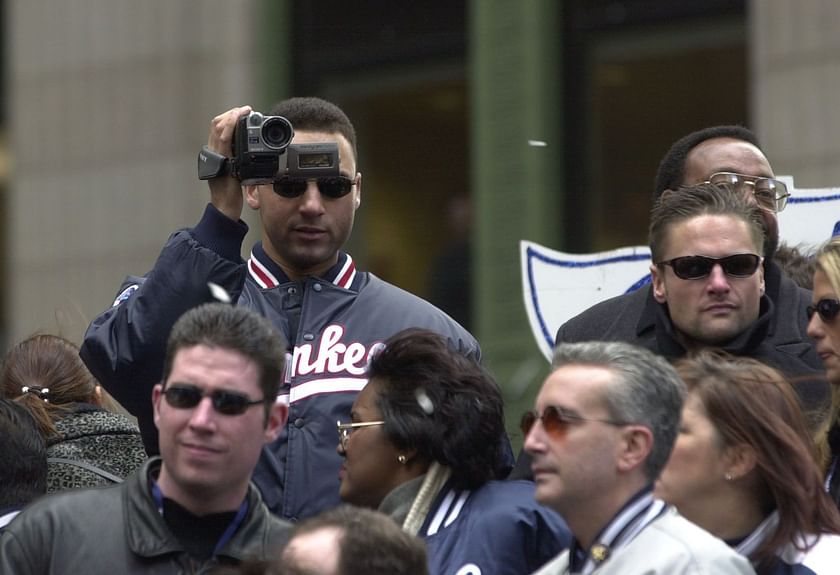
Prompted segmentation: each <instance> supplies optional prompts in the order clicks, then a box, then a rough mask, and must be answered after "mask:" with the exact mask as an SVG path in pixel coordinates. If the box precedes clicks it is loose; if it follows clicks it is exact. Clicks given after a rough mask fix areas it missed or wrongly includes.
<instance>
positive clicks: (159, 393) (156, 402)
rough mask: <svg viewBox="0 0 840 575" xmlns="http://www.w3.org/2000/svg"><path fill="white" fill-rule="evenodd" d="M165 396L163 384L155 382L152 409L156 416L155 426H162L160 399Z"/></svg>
mask: <svg viewBox="0 0 840 575" xmlns="http://www.w3.org/2000/svg"><path fill="white" fill-rule="evenodd" d="M162 398H163V386H162V385H161V384H159V383H158V384H155V386H154V387H153V388H152V409H153V410H154V416H155V427H157V428H160V424H159V421H160V400H161V399H162Z"/></svg>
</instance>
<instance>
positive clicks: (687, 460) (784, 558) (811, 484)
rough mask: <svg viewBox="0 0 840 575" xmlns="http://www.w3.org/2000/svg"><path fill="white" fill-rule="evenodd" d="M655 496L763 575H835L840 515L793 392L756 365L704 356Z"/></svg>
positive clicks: (695, 366) (686, 368)
mask: <svg viewBox="0 0 840 575" xmlns="http://www.w3.org/2000/svg"><path fill="white" fill-rule="evenodd" d="M676 368H677V372H678V373H679V374H680V376H681V377H682V378H683V380H684V381H685V383H686V385H687V386H688V390H689V393H688V398H687V400H686V403H685V406H684V407H683V412H682V422H681V426H680V433H679V435H678V436H677V441H676V444H675V445H674V449H673V452H672V453H671V457H670V459H669V460H668V464H667V465H666V467H665V469H664V471H663V472H662V475H661V476H660V478H659V481H657V484H656V494H657V496H659V497H661V498H662V499H664V500H665V501H667V502H669V503H672V504H674V505H675V506H676V507H677V508H678V509H679V511H680V513H681V514H682V515H684V516H685V517H686V518H687V519H689V520H690V521H693V522H694V523H696V524H697V525H699V526H700V527H702V528H704V529H706V530H707V531H709V532H710V533H712V534H713V535H716V536H717V537H720V538H721V539H723V540H725V541H726V542H728V543H729V544H730V545H731V546H733V547H734V548H735V549H736V550H737V551H738V552H739V553H741V554H742V555H745V556H747V557H748V558H749V559H750V561H751V562H752V564H753V567H754V568H755V569H756V572H757V573H758V574H759V575H770V574H772V575H777V574H778V575H781V574H788V573H803V574H804V573H816V574H828V573H836V572H837V557H840V536H838V533H840V514H838V511H837V509H836V508H835V507H834V505H833V504H832V502H831V500H830V499H829V497H828V496H827V494H826V493H825V490H824V488H823V480H822V473H821V470H820V468H819V466H818V465H817V463H816V456H815V449H814V447H813V442H812V441H811V439H810V437H811V436H810V434H809V432H808V427H807V423H806V420H805V417H804V415H803V413H802V410H801V409H800V407H799V403H798V401H797V396H796V393H795V391H794V390H793V387H792V386H791V385H790V384H789V383H788V382H787V381H786V380H785V378H784V376H782V375H781V374H780V373H779V372H778V371H776V370H775V369H773V368H771V367H768V366H766V365H764V364H762V363H760V362H758V361H756V360H754V359H751V358H746V357H733V356H729V355H726V354H724V353H723V352H713V351H703V352H700V353H698V354H697V355H695V356H693V357H690V358H687V359H684V360H681V361H679V362H677V363H676Z"/></svg>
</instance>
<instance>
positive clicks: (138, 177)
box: [5, 0, 258, 341]
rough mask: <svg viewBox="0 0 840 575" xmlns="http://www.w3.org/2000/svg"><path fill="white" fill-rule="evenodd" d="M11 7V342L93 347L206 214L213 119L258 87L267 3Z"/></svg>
mask: <svg viewBox="0 0 840 575" xmlns="http://www.w3.org/2000/svg"><path fill="white" fill-rule="evenodd" d="M6 4H7V14H6V23H7V36H8V42H7V46H8V47H9V48H8V49H9V54H8V56H7V70H8V73H7V93H8V99H7V117H8V119H9V149H10V153H11V155H12V174H11V180H10V185H9V190H8V198H7V207H8V212H7V217H6V218H5V221H6V223H7V227H6V229H5V234H6V238H5V241H6V248H7V249H6V259H5V267H6V269H5V272H6V276H7V278H8V280H9V281H8V282H7V286H6V288H5V289H6V293H5V305H6V310H5V311H6V317H7V318H8V326H7V328H8V329H7V333H6V339H7V340H8V341H16V340H18V339H20V338H21V337H24V336H26V335H28V334H30V333H33V332H35V331H46V332H50V333H60V334H62V335H64V336H66V337H69V338H70V339H73V340H76V341H78V340H79V339H80V338H81V335H82V334H83V332H84V329H85V328H86V327H87V324H88V323H89V321H90V319H91V318H92V317H94V316H95V315H96V314H97V313H98V312H100V311H101V310H103V309H105V308H107V307H108V306H110V304H111V302H112V301H113V298H114V295H115V293H116V290H117V288H118V287H119V284H120V282H121V281H122V279H123V278H124V277H125V275H127V274H129V273H132V274H143V273H145V272H146V271H147V270H148V269H149V268H150V267H151V265H152V264H153V262H154V259H155V257H156V255H157V253H158V251H159V250H160V247H161V246H162V245H163V243H164V241H165V240H166V238H167V236H168V235H169V233H171V232H172V231H173V230H175V229H176V228H178V227H182V226H185V225H191V224H192V223H194V222H195V221H197V220H198V218H199V216H200V214H201V212H202V209H203V206H204V204H205V203H206V202H207V198H208V194H207V192H206V186H205V185H204V184H203V183H201V182H199V181H198V180H197V179H196V167H195V166H196V154H197V152H198V150H199V148H200V146H201V145H202V144H203V143H204V142H205V141H206V138H207V131H208V126H209V120H210V118H212V117H213V116H214V115H215V114H217V113H219V112H221V111H224V110H225V109H228V108H229V107H231V106H232V105H235V104H239V103H251V102H250V101H249V98H253V97H254V93H255V86H254V84H255V81H254V73H253V71H252V68H253V66H252V65H251V64H250V62H251V61H252V59H253V58H252V57H251V56H252V53H253V49H252V44H253V42H254V40H253V32H254V31H253V30H252V28H253V26H254V21H255V20H256V18H254V17H253V11H254V10H256V9H257V8H258V5H257V3H256V2H247V1H245V0H241V1H230V0H179V1H178V2H172V1H170V0H143V1H142V2H136V1H127V0H84V1H81V0H68V1H65V2H45V1H43V0H15V1H11V2H8V3H6ZM249 13H250V14H251V16H250V17H249ZM247 243H248V244H250V242H247Z"/></svg>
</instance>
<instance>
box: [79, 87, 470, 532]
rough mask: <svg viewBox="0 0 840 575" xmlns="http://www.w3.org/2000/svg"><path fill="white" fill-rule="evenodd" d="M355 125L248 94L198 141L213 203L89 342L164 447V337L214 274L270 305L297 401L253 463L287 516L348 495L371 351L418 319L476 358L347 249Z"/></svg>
mask: <svg viewBox="0 0 840 575" xmlns="http://www.w3.org/2000/svg"><path fill="white" fill-rule="evenodd" d="M356 157H357V156H356V135H355V130H354V128H353V125H352V124H351V122H350V120H349V119H348V118H347V116H346V115H345V114H344V112H342V111H341V110H340V109H339V108H338V107H337V106H335V105H334V104H331V103H329V102H326V101H324V100H321V99H318V98H292V99H290V100H285V101H283V102H281V103H280V104H278V105H277V106H276V107H275V108H274V109H273V110H272V111H271V115H270V116H263V115H261V114H253V113H252V110H251V108H250V107H249V106H244V107H239V108H233V109H231V110H229V111H227V112H225V113H224V114H221V115H219V116H217V117H216V118H214V119H213V121H212V122H211V126H210V135H209V138H208V143H207V146H205V147H204V148H202V151H201V152H200V153H199V157H198V165H199V177H201V178H202V179H207V180H208V181H209V186H210V204H209V205H208V206H207V208H206V209H205V212H204V215H203V217H202V218H201V221H200V222H199V223H198V224H197V225H196V226H195V227H193V228H190V229H185V230H180V231H178V232H176V233H175V234H173V235H172V236H171V237H170V239H169V241H168V242H167V244H166V245H165V246H164V248H163V251H162V252H161V254H160V257H159V258H158V260H157V262H156V263H155V266H154V268H153V269H152V271H151V272H150V273H149V274H147V275H146V276H145V277H133V276H129V278H127V280H126V282H125V283H124V284H123V286H122V287H121V288H120V291H119V292H118V294H119V295H118V296H117V298H116V300H115V302H114V305H113V307H111V308H110V309H109V310H107V311H106V312H104V313H103V314H102V315H100V316H99V317H98V318H96V319H95V320H94V321H93V322H92V323H91V325H90V327H89V328H88V331H87V333H86V335H85V340H84V343H83V345H82V351H81V354H82V358H83V359H84V360H85V362H86V363H87V365H88V367H89V368H90V369H91V371H92V372H93V373H94V375H96V377H97V378H98V379H99V380H100V381H101V382H102V383H103V385H105V387H106V388H107V389H108V390H109V391H110V392H111V394H113V395H114V396H115V397H116V398H117V399H118V400H119V401H120V402H122V403H123V405H125V406H126V407H127V408H128V409H129V410H130V411H132V412H133V413H134V414H135V415H136V416H137V417H138V419H139V421H140V426H141V430H142V431H143V432H144V434H145V435H144V438H145V440H146V445H147V448H150V447H151V446H154V445H157V441H156V438H155V429H154V426H153V425H152V420H151V414H152V411H151V404H150V402H149V401H148V397H149V394H150V391H151V389H152V387H153V386H154V384H155V383H157V382H158V381H159V380H160V377H161V373H162V371H163V366H162V361H163V357H164V346H165V341H166V337H167V335H168V333H169V330H170V329H171V327H172V324H173V323H174V322H175V320H176V319H177V318H178V317H179V316H180V315H181V314H182V313H184V312H185V311H186V310H188V309H190V308H192V307H194V306H196V305H199V304H201V303H204V302H207V301H212V300H213V299H214V297H215V296H214V293H218V290H215V286H214V285H213V284H215V285H217V286H221V287H222V288H224V290H225V291H226V292H227V293H228V294H229V295H230V297H231V298H232V300H233V301H234V302H236V303H237V304H239V305H244V306H247V307H249V308H252V309H255V310H257V311H259V312H260V313H261V314H263V315H265V316H266V317H267V318H269V319H270V320H271V321H272V322H274V324H275V325H276V326H277V327H278V328H279V330H280V331H281V333H282V334H283V335H284V336H285V337H286V339H287V340H288V341H289V346H290V349H289V361H288V362H287V363H288V366H287V370H286V376H285V381H284V382H283V385H282V386H281V393H280V396H279V397H278V401H283V402H287V403H288V404H289V419H288V423H287V424H286V427H285V430H284V431H283V433H281V434H280V437H279V438H278V439H277V440H276V441H275V442H273V443H272V444H271V445H269V446H268V447H267V448H266V449H264V450H263V454H262V457H261V458H260V462H259V464H258V466H257V469H256V470H255V472H254V481H255V482H256V483H257V485H258V487H259V488H260V490H261V492H262V494H263V498H264V499H265V501H266V504H267V505H268V506H269V508H270V509H271V510H272V511H273V512H275V513H277V514H280V515H282V516H284V517H286V518H289V519H293V520H294V519H298V518H303V517H306V516H310V515H314V514H315V513H317V512H318V511H320V510H323V509H326V508H329V507H332V506H334V505H337V504H338V502H339V498H338V485H339V484H338V469H339V467H340V461H339V457H338V455H337V454H336V452H335V445H336V441H337V438H336V435H335V433H336V432H335V422H336V421H338V420H342V421H346V420H348V419H349V416H350V406H351V405H352V403H353V399H354V397H355V395H356V393H357V392H358V391H359V390H360V389H361V388H362V387H364V385H365V383H366V382H367V380H366V379H365V376H364V373H365V367H366V365H367V361H368V357H369V355H370V354H371V353H372V352H374V351H375V350H376V349H377V348H378V347H379V346H381V342H382V341H384V340H385V339H387V338H388V337H389V336H391V335H393V334H394V333H396V332H398V331H401V330H403V329H405V328H408V327H423V328H427V329H431V330H434V331H436V332H438V333H440V334H442V335H444V336H445V337H446V338H447V339H448V340H449V341H450V342H451V344H452V345H453V347H455V348H456V349H458V350H460V351H461V352H462V353H464V354H465V355H469V356H473V357H475V358H478V356H479V355H480V350H479V347H478V343H477V342H476V341H475V339H474V338H473V337H472V336H471V335H470V334H469V333H468V332H467V331H466V330H464V329H463V328H462V327H461V326H460V325H458V324H457V323H456V322H455V321H453V320H452V319H451V318H449V317H448V316H447V315H446V314H444V313H443V312H441V311H440V310H438V309H437V308H435V307H434V306H432V305H431V304H429V303H428V302H425V301H423V300H422V299H420V298H418V297H416V296H413V295H411V294H409V293H407V292H405V291H403V290H401V289H399V288H397V287H395V286H393V285H391V284H388V283H386V282H384V281H382V280H381V279H379V278H377V277H376V276H374V275H372V274H369V273H366V272H362V271H360V270H357V269H356V266H355V264H354V262H353V260H352V258H351V257H350V255H349V254H347V253H345V252H343V251H341V248H342V246H343V245H344V243H345V242H346V241H347V239H348V237H349V236H350V232H351V231H352V228H353V220H354V216H355V213H356V210H357V209H358V208H359V206H360V204H361V198H362V196H361V193H362V189H361V184H362V175H361V173H360V172H359V171H358V169H357V166H356ZM243 203H247V204H248V206H249V207H250V208H251V209H254V210H258V211H259V214H260V221H261V224H262V232H261V235H262V238H261V241H260V242H258V243H257V244H255V245H254V246H253V248H252V250H251V254H250V258H249V259H248V260H247V261H244V260H243V259H242V258H241V256H240V252H241V248H242V241H243V239H244V237H245V234H246V232H247V230H248V228H247V225H246V224H245V223H244V222H242V220H241V219H240V216H241V214H242V209H243Z"/></svg>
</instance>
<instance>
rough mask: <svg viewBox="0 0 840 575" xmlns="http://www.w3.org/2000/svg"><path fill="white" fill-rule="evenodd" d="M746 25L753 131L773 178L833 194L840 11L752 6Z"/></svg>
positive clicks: (775, 3) (820, 1)
mask: <svg viewBox="0 0 840 575" xmlns="http://www.w3.org/2000/svg"><path fill="white" fill-rule="evenodd" d="M748 21H749V26H750V40H751V42H750V43H751V46H752V52H751V54H750V58H751V62H750V63H751V70H752V110H753V124H754V125H755V126H756V128H757V130H758V132H759V136H760V138H761V141H762V145H763V147H764V148H765V150H766V152H767V155H768V157H769V158H770V161H771V163H772V164H773V168H774V170H775V171H776V173H777V174H790V175H793V176H794V182H795V184H796V185H797V186H799V187H804V188H817V187H829V186H840V106H838V103H837V102H838V95H840V36H838V35H837V29H838V27H840V3H838V2H836V1H834V0H809V1H808V2H796V1H794V0H753V1H752V2H751V4H750V6H749V14H748ZM830 233H831V230H826V237H827V236H828V234H830Z"/></svg>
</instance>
